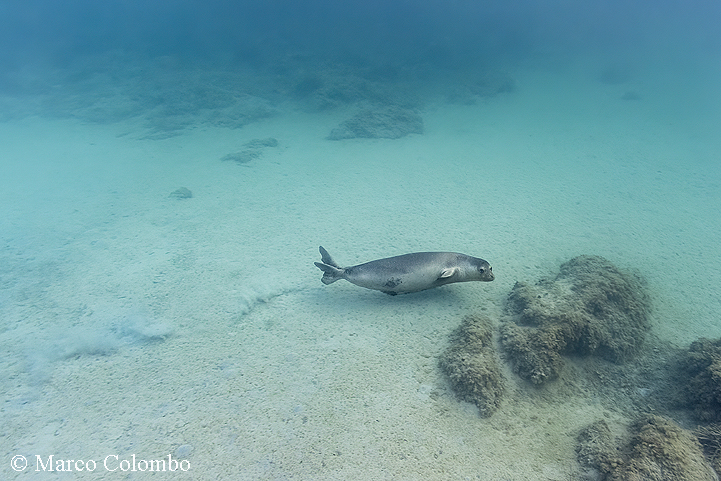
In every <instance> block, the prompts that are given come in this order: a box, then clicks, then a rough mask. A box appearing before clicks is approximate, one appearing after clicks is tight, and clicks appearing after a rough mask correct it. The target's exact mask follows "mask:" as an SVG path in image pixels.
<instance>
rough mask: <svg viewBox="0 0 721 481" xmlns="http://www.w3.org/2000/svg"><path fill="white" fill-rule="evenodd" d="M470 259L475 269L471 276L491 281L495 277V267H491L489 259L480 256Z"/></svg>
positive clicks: (474, 278) (479, 279)
mask: <svg viewBox="0 0 721 481" xmlns="http://www.w3.org/2000/svg"><path fill="white" fill-rule="evenodd" d="M470 259H471V262H470V263H471V269H472V270H473V272H472V273H471V274H470V277H471V278H472V279H473V280H478V281H484V282H491V281H492V280H493V279H495V276H494V275H493V267H491V265H490V264H489V263H488V262H487V261H485V260H483V259H479V258H478V257H471V258H470Z"/></svg>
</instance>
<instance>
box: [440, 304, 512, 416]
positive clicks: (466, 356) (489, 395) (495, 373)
mask: <svg viewBox="0 0 721 481" xmlns="http://www.w3.org/2000/svg"><path fill="white" fill-rule="evenodd" d="M439 364H440V367H441V369H442V370H443V372H445V373H446V375H447V376H448V378H449V379H450V381H451V385H452V386H453V389H454V391H455V392H456V394H457V395H458V397H460V398H461V399H463V400H464V401H468V402H472V403H474V404H475V405H476V406H478V409H479V410H480V414H481V416H484V417H487V416H490V415H491V414H493V412H494V411H495V410H496V409H497V408H498V406H499V405H500V403H501V398H502V397H503V392H504V390H505V387H504V384H505V383H504V379H503V375H502V374H501V370H500V367H499V363H498V359H497V356H496V352H495V350H494V348H493V327H492V324H491V320H490V319H488V318H487V317H485V316H467V317H466V318H464V319H463V322H462V324H461V325H460V327H458V328H457V329H456V330H455V331H454V332H453V334H452V335H451V345H450V347H449V348H448V349H447V350H446V351H445V352H444V353H443V355H442V356H441V358H440V362H439Z"/></svg>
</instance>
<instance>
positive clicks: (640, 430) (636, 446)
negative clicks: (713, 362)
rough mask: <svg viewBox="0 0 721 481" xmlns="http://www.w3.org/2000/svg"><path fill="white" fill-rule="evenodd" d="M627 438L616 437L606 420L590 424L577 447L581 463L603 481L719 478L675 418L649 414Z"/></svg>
mask: <svg viewBox="0 0 721 481" xmlns="http://www.w3.org/2000/svg"><path fill="white" fill-rule="evenodd" d="M629 435H630V436H629V437H628V439H627V440H614V439H612V435H611V432H610V430H609V429H608V426H607V425H606V424H605V422H603V421H599V422H596V423H594V424H592V425H591V426H589V427H587V428H586V429H584V430H583V431H581V434H580V435H579V437H578V441H579V445H578V447H577V449H576V451H577V453H578V456H579V457H578V460H579V462H580V463H581V464H582V465H585V466H589V467H592V468H593V469H595V470H597V471H598V473H599V477H600V479H601V480H603V481H706V480H708V481H711V480H714V479H718V478H717V477H716V474H715V473H714V471H713V469H712V468H711V466H709V464H708V463H707V462H706V460H705V459H704V456H703V453H702V451H701V446H700V444H699V442H698V441H697V440H696V438H695V437H694V436H693V435H692V434H691V433H690V432H688V431H686V430H685V429H683V428H681V427H680V426H678V425H677V424H676V423H674V422H673V421H670V420H668V419H666V418H663V417H660V416H653V415H648V416H645V417H643V418H642V419H641V420H639V421H638V422H636V423H634V424H633V425H632V426H631V428H630V432H629Z"/></svg>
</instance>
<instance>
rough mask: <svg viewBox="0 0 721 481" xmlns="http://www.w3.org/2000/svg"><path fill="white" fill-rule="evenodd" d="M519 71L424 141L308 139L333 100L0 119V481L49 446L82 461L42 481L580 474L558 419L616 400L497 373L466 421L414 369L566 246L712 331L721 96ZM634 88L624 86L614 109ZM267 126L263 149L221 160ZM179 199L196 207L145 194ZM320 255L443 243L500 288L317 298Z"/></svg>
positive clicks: (354, 255)
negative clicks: (108, 120) (488, 407)
mask: <svg viewBox="0 0 721 481" xmlns="http://www.w3.org/2000/svg"><path fill="white" fill-rule="evenodd" d="M517 80H518V85H519V89H518V91H517V92H514V93H512V94H505V95H501V96H498V97H495V98H491V99H488V100H486V101H484V102H483V103H480V104H477V105H473V106H458V105H446V104H444V103H442V102H440V101H439V102H437V103H435V104H431V105H429V106H428V107H427V108H426V109H425V110H424V113H423V117H424V122H425V128H426V133H425V134H424V135H422V136H417V135H414V136H410V137H406V138H402V139H399V140H352V141H340V142H334V141H328V140H325V139H324V137H325V136H326V135H327V134H328V132H329V131H330V129H332V128H333V127H335V126H336V125H337V124H338V122H339V121H341V120H343V119H344V118H345V115H346V114H345V113H343V112H335V113H333V114H324V115H320V114H308V113H302V112H285V113H284V114H282V115H280V116H278V117H275V118H272V119H270V120H267V121H263V122H259V123H255V124H251V125H248V126H246V127H244V128H242V129H239V130H228V129H197V130H192V131H189V132H187V133H186V134H185V135H182V136H179V137H173V138H170V139H166V140H139V139H138V137H139V130H138V128H137V126H136V125H134V124H133V123H131V122H128V123H126V124H110V125H91V124H82V123H80V122H77V121H73V120H63V121H60V120H48V119H42V118H27V119H23V120H18V121H14V122H7V123H3V124H0V156H1V157H2V161H1V162H2V172H3V173H2V176H1V178H0V205H2V206H3V207H2V209H3V215H2V216H0V233H1V236H2V245H1V251H0V252H1V254H0V262H2V274H1V275H2V277H1V278H0V287H1V288H2V290H0V296H1V297H0V303H1V304H2V308H1V311H0V313H1V315H2V323H3V324H2V329H3V332H2V337H1V338H0V343H1V346H0V347H1V348H2V351H3V352H4V353H7V354H5V355H3V359H2V370H3V372H4V373H5V375H3V381H2V392H3V394H4V408H3V411H2V421H1V424H2V426H3V430H2V431H3V433H2V437H0V447H1V449H2V453H3V456H2V462H3V466H2V472H3V474H2V477H3V478H4V479H8V477H13V476H15V475H16V474H15V473H14V472H13V471H11V470H10V469H9V467H8V465H9V460H10V459H11V458H12V456H13V455H16V454H22V455H25V456H27V457H28V458H29V459H30V462H31V466H30V468H28V469H27V470H26V471H25V472H24V473H23V474H22V475H19V476H18V479H48V478H47V476H48V474H47V473H42V472H41V473H38V472H34V468H35V457H34V456H35V455H40V456H42V457H43V459H46V458H47V456H49V455H51V454H53V455H55V457H56V458H62V459H78V458H81V459H85V460H88V459H94V460H96V461H97V462H98V468H97V470H96V471H95V472H94V473H72V474H71V475H67V476H65V477H63V476H61V475H58V476H56V477H54V478H53V479H121V475H120V473H119V472H115V473H107V472H105V470H104V469H103V467H102V460H103V458H104V457H105V456H107V455H113V454H117V455H118V456H120V459H129V458H130V456H131V455H133V454H135V455H136V457H137V458H138V459H158V458H164V457H167V455H168V454H172V455H173V456H176V454H177V455H180V454H183V452H185V453H186V455H187V460H188V461H189V463H190V471H189V472H188V473H184V474H179V473H164V474H163V473H161V475H160V476H156V477H154V478H153V479H198V480H204V479H242V480H246V479H247V480H251V479H318V480H338V479H401V480H402V479H407V480H420V479H494V480H500V479H512V480H520V479H539V480H563V479H569V478H572V477H574V476H577V475H578V470H579V467H578V465H577V464H576V460H575V451H574V449H575V437H576V435H577V432H578V430H579V429H580V428H581V427H583V426H584V425H586V424H588V423H590V422H592V421H594V420H596V419H598V418H601V417H607V418H609V419H615V418H617V417H618V416H619V415H620V414H619V413H615V412H613V411H609V410H607V409H605V408H604V407H603V406H601V405H600V404H599V403H598V402H597V401H596V400H594V399H592V398H591V397H588V396H587V394H588V393H584V392H578V391H576V390H574V388H573V386H564V385H561V384H562V383H560V382H559V383H557V385H556V386H555V387H554V386H551V387H549V388H548V389H547V391H549V392H550V393H551V394H550V395H547V396H540V395H538V394H537V393H536V394H534V393H533V392H527V391H526V390H525V388H520V387H519V388H516V387H513V386H514V385H515V384H514V383H513V382H512V383H511V389H510V392H509V393H507V394H506V396H505V399H504V403H503V405H502V408H501V409H500V411H498V412H497V413H495V414H494V415H493V416H492V417H491V418H488V419H482V418H480V417H479V416H478V414H477V411H476V410H475V408H474V407H472V406H470V405H468V404H464V403H460V402H458V401H457V400H456V399H455V397H454V396H453V394H452V392H451V391H450V390H449V388H448V385H447V383H446V381H445V379H444V377H443V375H442V373H441V372H440V370H439V369H438V367H437V357H438V355H439V353H440V352H442V350H443V349H444V348H445V346H446V345H447V342H448V334H449V332H450V331H451V330H453V329H454V328H455V327H456V326H457V325H458V324H459V323H460V321H461V319H462V317H463V316H464V315H465V314H468V313H473V312H479V311H483V312H485V313H487V314H488V315H490V316H491V317H497V316H498V314H499V313H500V312H501V309H502V307H503V303H504V300H505V298H506V296H507V294H508V292H509V290H510V289H511V287H512V286H513V284H514V283H515V282H516V281H517V280H528V281H535V280H537V279H539V278H540V277H543V276H552V275H555V273H556V272H557V269H558V266H559V265H560V264H561V263H562V262H564V261H566V260H568V259H570V258H571V257H573V256H575V255H579V254H597V255H602V256H605V257H607V258H608V259H609V260H611V261H612V262H613V263H615V264H616V265H618V266H619V267H623V268H634V269H637V270H638V271H640V272H641V273H642V274H643V275H644V276H645V277H646V278H647V279H648V281H649V289H650V291H651V294H652V296H653V302H654V311H653V317H652V323H653V331H654V333H655V334H656V335H658V336H659V337H660V338H662V339H665V340H670V341H673V342H675V343H677V344H678V345H680V346H684V345H686V344H688V343H689V342H691V341H692V340H694V339H696V338H698V337H701V336H705V337H719V336H721V323H720V322H719V315H718V312H719V309H720V308H721V288H720V286H721V256H720V255H719V254H720V250H719V239H720V238H721V216H719V207H721V188H720V186H721V169H720V168H719V158H720V156H721V140H719V139H721V137H719V136H718V135H717V134H718V132H720V131H721V119H720V118H719V111H720V110H719V106H721V102H720V101H719V98H718V97H715V98H714V97H708V95H707V94H708V92H707V91H703V89H697V88H694V87H693V86H690V87H689V88H685V89H683V88H679V84H680V83H681V80H676V79H673V78H666V79H664V78H662V76H661V75H650V74H649V75H647V76H646V77H643V76H642V77H640V78H638V79H637V80H635V82H637V83H636V84H634V85H618V86H609V85H604V84H602V83H599V82H597V81H596V80H595V79H594V78H593V75H592V74H591V73H589V71H588V70H585V69H583V68H579V69H578V70H577V71H575V73H574V72H569V71H564V72H537V71H536V72H526V73H521V74H519V75H518V77H517ZM631 89H633V90H637V91H638V92H640V93H641V94H642V99H641V100H639V101H624V100H621V99H620V97H621V95H622V94H623V93H624V92H625V91H626V90H631ZM271 136H272V137H275V138H277V139H278V140H279V143H280V144H279V146H278V147H276V148H268V149H266V151H265V154H264V156H263V157H262V158H260V159H258V160H254V161H252V162H250V163H248V164H244V165H239V164H236V163H234V162H221V161H220V160H219V159H220V158H221V157H223V156H224V155H225V154H228V153H229V152H235V151H238V150H241V149H242V144H243V143H244V142H247V141H249V140H252V139H255V138H266V137H271ZM714 136H716V137H714ZM181 186H185V187H187V188H189V189H190V190H192V192H193V198H192V199H186V200H177V199H173V198H169V197H168V195H169V193H170V192H172V191H174V190H175V189H177V188H178V187H181ZM320 244H322V245H323V246H324V247H326V248H327V249H328V250H329V251H330V253H331V254H333V256H334V257H335V259H336V260H337V261H338V262H339V263H341V264H346V265H351V264H356V263H360V262H364V261H368V260H372V259H375V258H378V257H384V256H389V255H396V254H401V253H406V252H413V251H423V250H451V251H459V252H465V253H467V254H470V255H475V256H479V257H483V258H485V259H487V260H488V261H490V262H491V264H492V265H493V269H494V272H495V274H496V280H495V282H493V283H490V284H486V283H483V284H481V283H474V284H459V285H453V286H446V287H444V288H441V289H437V290H434V291H429V292H424V293H418V294H413V295H408V296H396V297H391V296H385V295H383V294H380V293H377V292H373V291H366V290H363V289H359V288H357V287H354V286H352V285H350V284H348V283H346V282H338V283H336V284H333V285H331V286H324V285H322V284H321V283H320V276H321V273H320V271H318V270H317V269H316V268H315V267H314V266H313V261H316V260H319V257H320V256H319V254H318V251H317V249H318V245H320ZM507 375H508V377H509V379H512V380H513V379H514V377H513V375H512V374H510V372H508V373H507ZM519 385H520V383H519ZM554 392H555V393H556V394H553V393H554ZM185 445H191V446H192V449H191V448H188V447H186V446H185ZM181 446H184V447H183V448H181V449H180V452H177V451H176V450H177V449H178V448H179V447H181ZM188 452H189V454H187V453H188ZM139 474H142V473H135V475H136V476H137V477H131V478H128V479H147V478H146V477H141V476H139ZM123 479H124V478H123Z"/></svg>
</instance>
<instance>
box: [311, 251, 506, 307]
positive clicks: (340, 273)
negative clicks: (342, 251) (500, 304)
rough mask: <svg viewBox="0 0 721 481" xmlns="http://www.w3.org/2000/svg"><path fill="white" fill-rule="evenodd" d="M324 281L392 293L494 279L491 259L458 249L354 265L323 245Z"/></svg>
mask: <svg viewBox="0 0 721 481" xmlns="http://www.w3.org/2000/svg"><path fill="white" fill-rule="evenodd" d="M319 250H320V255H321V262H315V263H314V264H315V265H316V266H317V267H318V268H319V269H320V270H322V271H323V277H322V278H321V281H322V282H323V284H332V283H334V282H335V281H337V280H338V279H345V280H347V281H348V282H350V283H351V284H355V285H356V286H360V287H365V288H366V289H375V290H377V291H381V292H385V293H386V294H390V295H391V296H395V295H396V294H408V293H409V292H418V291H424V290H426V289H432V288H434V287H438V286H442V285H444V284H452V283H454V282H468V281H487V282H489V281H492V280H493V279H494V276H493V269H492V268H491V266H490V265H489V264H488V262H486V261H484V260H483V259H479V258H478V257H471V256H467V255H465V254H458V253H456V252H416V253H414V254H404V255H402V256H395V257H388V258H386V259H379V260H377V261H371V262H366V263H365V264H358V265H357V266H352V267H341V266H339V265H338V264H337V263H336V262H335V261H334V260H333V258H332V257H331V256H330V254H328V251H327V250H325V249H324V248H323V246H321V247H320V248H319Z"/></svg>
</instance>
